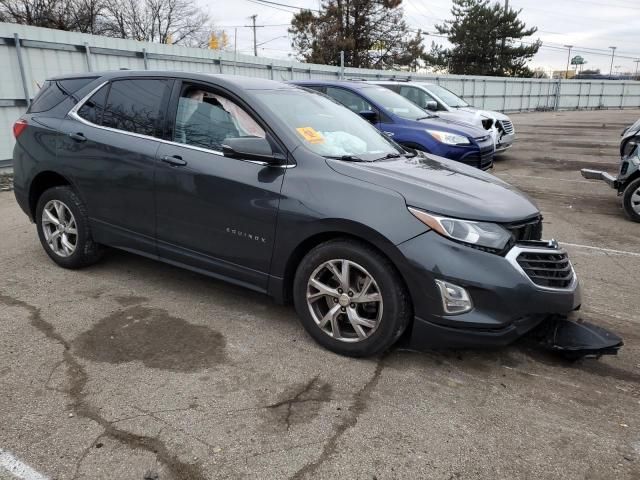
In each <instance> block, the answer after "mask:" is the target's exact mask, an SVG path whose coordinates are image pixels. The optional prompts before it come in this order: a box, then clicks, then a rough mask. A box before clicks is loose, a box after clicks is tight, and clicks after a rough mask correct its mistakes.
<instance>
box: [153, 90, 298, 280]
mask: <svg viewBox="0 0 640 480" xmlns="http://www.w3.org/2000/svg"><path fill="white" fill-rule="evenodd" d="M172 105H173V107H172V109H171V111H172V113H171V114H170V115H171V117H172V118H173V119H174V120H173V122H172V128H171V129H170V132H169V134H170V135H171V138H170V140H171V143H165V144H163V145H161V146H160V148H159V150H158V153H157V169H156V179H155V181H156V224H157V240H158V252H159V255H160V256H161V257H163V258H164V259H166V260H169V261H174V262H179V263H183V264H187V265H190V266H192V267H196V268H199V269H203V270H206V271H207V272H209V273H213V274H214V275H218V276H221V277H224V278H225V279H228V280H232V281H235V282H237V283H241V284H244V285H245V286H249V287H253V288H256V289H258V290H266V288H267V278H268V272H269V266H270V261H271V253H272V250H273V240H274V238H275V228H276V217H277V213H278V204H279V199H280V190H281V187H282V181H283V178H284V174H285V171H286V169H284V168H280V167H268V166H263V165H258V164H256V163H253V162H250V161H243V160H239V159H231V158H228V157H225V156H223V154H222V143H223V142H224V140H225V139H226V138H232V137H244V136H261V137H265V136H266V137H267V138H269V137H270V134H269V133H268V132H267V129H266V128H265V126H264V125H261V123H260V122H259V121H257V119H256V118H255V117H254V116H253V115H252V114H250V113H249V111H248V109H247V108H245V107H243V106H242V105H240V103H239V102H238V101H236V100H232V99H231V97H230V96H228V95H227V94H225V93H224V92H222V91H219V90H217V89H215V88H212V87H209V86H204V85H196V84H188V83H184V84H182V85H180V86H176V89H175V91H174V99H173V101H172ZM270 141H271V143H272V145H273V146H274V147H276V148H278V147H277V145H276V143H275V142H273V141H272V139H270ZM281 153H284V152H281Z"/></svg>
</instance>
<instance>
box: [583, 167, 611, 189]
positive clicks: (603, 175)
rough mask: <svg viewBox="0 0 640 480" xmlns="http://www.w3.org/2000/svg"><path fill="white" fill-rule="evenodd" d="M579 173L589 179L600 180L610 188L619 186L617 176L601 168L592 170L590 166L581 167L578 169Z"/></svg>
mask: <svg viewBox="0 0 640 480" xmlns="http://www.w3.org/2000/svg"><path fill="white" fill-rule="evenodd" d="M580 174H581V175H582V176H583V177H584V178H586V179H589V180H602V181H603V182H605V183H606V184H607V185H609V186H610V187H611V188H615V189H616V190H617V189H619V188H620V181H619V180H618V178H617V177H614V176H613V175H611V174H610V173H607V172H603V171H601V170H592V169H590V168H583V169H582V170H580Z"/></svg>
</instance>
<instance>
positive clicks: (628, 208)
mask: <svg viewBox="0 0 640 480" xmlns="http://www.w3.org/2000/svg"><path fill="white" fill-rule="evenodd" d="M622 207H623V208H624V213H625V214H626V215H627V217H629V219H631V220H633V221H634V222H640V178H636V179H635V180H634V181H633V182H631V183H629V185H627V186H626V188H625V189H624V193H623V194H622Z"/></svg>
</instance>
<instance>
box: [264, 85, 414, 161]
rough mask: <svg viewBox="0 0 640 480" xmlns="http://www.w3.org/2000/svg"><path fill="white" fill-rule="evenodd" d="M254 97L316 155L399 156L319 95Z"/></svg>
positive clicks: (366, 127)
mask: <svg viewBox="0 0 640 480" xmlns="http://www.w3.org/2000/svg"><path fill="white" fill-rule="evenodd" d="M255 95H256V96H257V97H258V98H260V100H261V101H262V102H263V103H264V104H265V105H266V106H267V107H268V108H269V109H270V110H271V111H273V112H274V113H275V114H277V115H278V117H279V118H280V119H281V120H282V121H283V122H284V123H285V124H286V125H287V127H289V128H290V129H291V130H292V131H293V132H295V134H296V135H297V136H298V137H299V138H301V139H302V140H304V143H305V145H306V147H307V148H309V149H310V150H312V151H313V152H315V153H317V154H319V155H322V156H325V157H336V158H340V157H343V156H350V157H356V158H357V159H359V160H364V161H371V160H377V159H380V158H384V157H386V156H387V155H398V154H401V153H403V152H402V150H401V149H399V148H398V147H396V146H395V144H394V143H393V142H391V141H390V140H388V139H387V138H385V137H384V135H382V134H381V133H380V132H379V131H378V130H376V128H375V127H374V126H372V125H371V124H370V123H369V122H367V121H366V120H364V119H363V118H362V117H360V116H359V115H357V114H355V113H353V112H352V111H351V110H349V109H348V108H346V107H343V106H342V105H340V104H339V103H337V102H335V101H333V100H331V99H329V98H327V97H326V96H325V95H323V94H321V93H318V92H313V91H310V90H302V89H291V90H288V89H287V90H261V91H256V92H255Z"/></svg>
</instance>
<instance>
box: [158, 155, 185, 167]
mask: <svg viewBox="0 0 640 480" xmlns="http://www.w3.org/2000/svg"><path fill="white" fill-rule="evenodd" d="M161 160H162V161H163V162H164V163H168V164H169V165H171V166H172V167H184V166H185V165H186V164H187V162H186V161H185V160H183V159H182V157H181V156H180V155H171V156H169V155H165V156H164V157H162V159H161Z"/></svg>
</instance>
